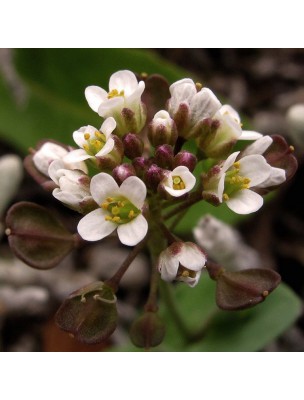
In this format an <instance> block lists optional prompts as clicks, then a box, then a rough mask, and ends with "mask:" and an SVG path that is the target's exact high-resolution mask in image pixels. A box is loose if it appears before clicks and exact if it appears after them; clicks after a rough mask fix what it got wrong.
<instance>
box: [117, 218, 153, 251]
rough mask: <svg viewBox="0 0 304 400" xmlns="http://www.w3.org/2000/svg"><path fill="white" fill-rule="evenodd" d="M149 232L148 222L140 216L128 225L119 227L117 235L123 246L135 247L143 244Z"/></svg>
mask: <svg viewBox="0 0 304 400" xmlns="http://www.w3.org/2000/svg"><path fill="white" fill-rule="evenodd" d="M147 232H148V222H147V221H146V219H145V218H144V217H143V216H142V215H141V214H140V215H138V216H137V217H136V218H135V219H133V220H132V221H131V222H128V223H127V224H122V225H118V228H117V234H118V237H119V240H120V241H121V243H122V244H125V245H126V246H135V245H137V243H139V242H141V241H142V240H143V238H144V237H145V236H146V234H147Z"/></svg>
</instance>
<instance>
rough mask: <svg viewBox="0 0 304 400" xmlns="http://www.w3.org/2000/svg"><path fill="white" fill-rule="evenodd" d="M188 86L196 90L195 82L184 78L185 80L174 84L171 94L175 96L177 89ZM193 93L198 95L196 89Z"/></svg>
mask: <svg viewBox="0 0 304 400" xmlns="http://www.w3.org/2000/svg"><path fill="white" fill-rule="evenodd" d="M186 84H190V85H191V86H192V87H193V88H194V89H195V84H194V82H193V80H192V79H190V78H184V79H180V80H179V81H176V82H174V83H172V85H171V86H170V88H169V90H170V93H171V94H172V95H173V93H174V91H175V89H176V88H177V87H178V86H184V85H186ZM193 93H194V94H195V93H196V89H195V91H193Z"/></svg>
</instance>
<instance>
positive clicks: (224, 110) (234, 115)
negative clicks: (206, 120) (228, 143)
mask: <svg viewBox="0 0 304 400" xmlns="http://www.w3.org/2000/svg"><path fill="white" fill-rule="evenodd" d="M219 112H220V113H221V114H222V115H225V114H228V115H229V116H230V117H231V118H233V119H234V120H235V121H236V122H237V123H238V124H240V122H241V119H240V116H239V114H238V112H237V111H236V110H235V109H234V108H233V107H231V106H230V105H229V104H224V105H223V106H222V107H221V108H220V109H219Z"/></svg>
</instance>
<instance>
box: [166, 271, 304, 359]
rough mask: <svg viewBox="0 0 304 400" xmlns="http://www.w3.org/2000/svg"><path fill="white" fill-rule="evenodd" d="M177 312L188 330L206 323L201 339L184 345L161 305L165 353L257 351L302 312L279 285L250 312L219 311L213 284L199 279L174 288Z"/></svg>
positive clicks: (285, 289) (169, 315)
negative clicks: (194, 283) (191, 284)
mask: <svg viewBox="0 0 304 400" xmlns="http://www.w3.org/2000/svg"><path fill="white" fill-rule="evenodd" d="M174 292H175V293H174V296H175V297H176V300H177V303H178V311H179V313H180V314H181V316H182V317H183V319H185V322H186V324H187V326H188V327H189V330H190V331H195V330H199V329H201V328H202V327H203V326H204V324H206V326H208V327H207V329H206V333H205V335H204V337H202V338H201V339H200V340H198V341H196V342H195V343H191V344H187V341H186V340H185V338H184V337H183V336H182V335H181V333H180V331H179V329H178V327H177V325H176V323H175V321H174V319H173V318H172V314H171V313H170V312H169V310H168V308H167V307H166V306H165V305H163V307H162V313H161V314H160V315H161V316H162V318H163V319H164V320H165V321H166V330H167V334H166V337H165V340H164V342H163V349H164V350H166V351H258V350H261V349H263V347H265V346H266V345H267V344H269V343H270V342H271V341H272V340H274V339H275V338H276V337H278V336H279V335H281V334H282V333H283V332H284V331H285V330H286V329H287V328H288V327H290V326H291V325H292V324H293V323H294V322H295V320H296V319H297V317H298V316H299V315H300V312H301V301H300V299H299V298H298V297H297V296H296V295H295V294H294V293H293V291H292V290H291V289H290V288H289V287H288V286H286V285H284V284H281V285H280V286H279V287H278V288H277V289H276V290H275V291H274V292H273V293H272V294H270V295H269V297H267V298H266V300H265V302H264V303H262V304H259V305H257V306H256V307H254V308H252V309H250V310H244V311H221V310H219V309H218V308H217V307H216V304H215V282H213V281H211V280H210V279H209V278H208V277H207V276H202V278H201V282H200V283H199V285H198V286H196V287H195V288H193V289H189V287H186V286H185V285H182V284H179V285H176V287H175V288H174Z"/></svg>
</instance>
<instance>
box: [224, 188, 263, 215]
mask: <svg viewBox="0 0 304 400" xmlns="http://www.w3.org/2000/svg"><path fill="white" fill-rule="evenodd" d="M262 205H263V197H262V196H260V195H259V194H257V193H255V192H253V191H252V190H249V189H243V190H240V191H239V192H237V194H236V195H235V197H231V198H230V199H229V200H228V201H227V206H228V207H229V208H230V210H232V211H234V212H235V213H237V214H250V213H253V212H255V211H257V210H259V209H260V208H261V207H262Z"/></svg>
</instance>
